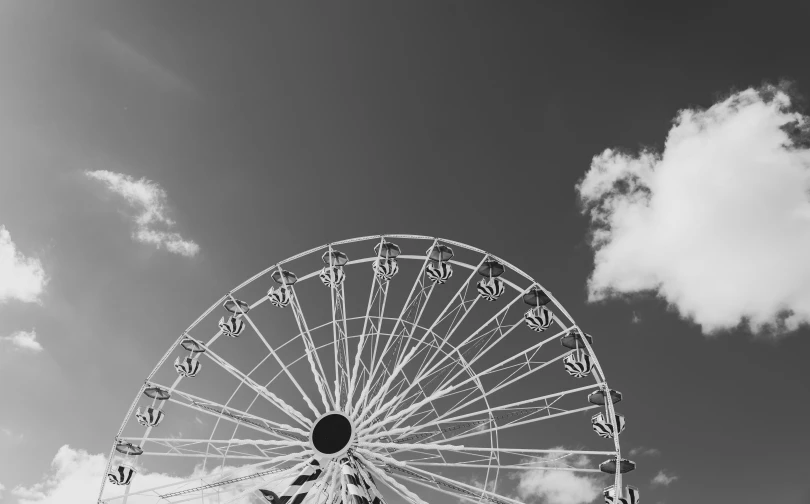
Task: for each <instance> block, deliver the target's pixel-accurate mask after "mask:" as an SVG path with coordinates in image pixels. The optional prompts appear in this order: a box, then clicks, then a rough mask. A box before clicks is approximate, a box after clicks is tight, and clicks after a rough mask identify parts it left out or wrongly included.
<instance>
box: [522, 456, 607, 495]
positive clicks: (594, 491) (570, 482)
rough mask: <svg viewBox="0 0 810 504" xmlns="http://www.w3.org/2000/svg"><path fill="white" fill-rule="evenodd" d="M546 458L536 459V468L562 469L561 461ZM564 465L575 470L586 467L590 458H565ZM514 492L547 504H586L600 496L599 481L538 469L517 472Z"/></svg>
mask: <svg viewBox="0 0 810 504" xmlns="http://www.w3.org/2000/svg"><path fill="white" fill-rule="evenodd" d="M556 459H557V457H555V456H554V455H549V456H547V457H540V458H537V459H536V461H537V463H538V465H542V466H545V467H548V466H557V465H559V466H562V465H563V462H562V461H558V460H556ZM565 464H567V465H571V466H574V467H587V466H588V465H590V459H589V458H588V457H586V456H584V455H580V456H578V457H576V458H572V457H567V458H565ZM515 477H516V478H518V479H519V482H518V487H517V492H518V495H519V496H520V498H521V499H524V500H528V499H532V500H533V499H542V502H544V503H546V504H586V503H589V502H592V501H593V500H594V499H596V498H597V497H598V496H599V495H600V494H601V493H602V486H601V485H600V482H599V480H598V479H596V478H593V477H590V476H581V475H579V474H577V473H575V472H573V471H555V470H548V469H541V468H537V469H534V470H530V471H522V472H520V473H518V474H517V475H516V476H515Z"/></svg>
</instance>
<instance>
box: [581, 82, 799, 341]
mask: <svg viewBox="0 0 810 504" xmlns="http://www.w3.org/2000/svg"><path fill="white" fill-rule="evenodd" d="M808 132H810V122H808V118H807V117H806V116H803V115H801V114H799V113H797V112H794V111H792V109H791V99H790V97H789V96H788V95H787V94H786V93H785V92H784V91H782V90H781V89H779V88H776V87H773V86H767V87H764V88H761V89H747V90H745V91H742V92H739V93H735V94H732V95H731V96H730V97H729V98H727V99H725V100H723V101H720V102H718V103H716V104H714V105H712V106H711V107H710V108H708V109H706V110H700V109H685V110H682V111H680V112H679V113H678V114H677V116H676V118H675V121H674V125H673V126H672V128H671V130H670V131H669V134H668V136H667V140H666V143H665V145H664V149H663V151H662V152H660V153H659V152H653V151H652V150H645V151H642V152H640V153H639V154H637V155H631V154H626V153H621V152H618V151H615V150H612V149H607V150H605V151H604V152H603V153H601V154H600V155H598V156H595V157H594V158H593V161H592V163H591V167H590V170H589V171H588V172H587V174H586V175H585V177H584V178H583V179H582V180H581V181H580V183H579V184H578V185H577V187H576V189H577V191H578V193H579V197H580V199H581V202H582V203H583V212H585V213H587V214H588V215H589V217H590V219H591V221H592V224H593V226H594V230H593V236H592V240H591V246H592V247H593V249H594V251H595V256H594V270H593V273H592V274H591V277H590V278H589V280H588V289H589V299H590V301H599V300H604V299H607V298H610V297H620V296H623V295H628V294H633V293H638V292H653V293H656V294H657V295H658V296H660V297H661V298H663V299H665V300H666V301H667V302H669V303H670V304H671V305H672V306H673V307H674V308H675V309H677V310H678V312H679V313H680V314H681V316H683V317H685V318H688V319H691V320H692V321H694V322H695V323H697V324H699V325H700V326H701V328H702V330H703V332H704V333H705V334H712V333H715V332H718V331H722V330H730V329H733V328H735V327H737V326H738V325H739V324H740V323H743V322H746V323H747V324H748V327H749V328H750V329H751V330H752V331H753V332H764V331H767V332H771V333H773V334H779V333H784V332H787V331H792V330H795V329H797V328H798V326H799V325H801V324H807V323H808V322H810V261H808V260H807V258H808V257H810V148H808V143H807V141H806V138H804V139H802V138H800V137H801V136H804V137H806V136H807V135H808Z"/></svg>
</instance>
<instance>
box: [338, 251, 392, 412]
mask: <svg viewBox="0 0 810 504" xmlns="http://www.w3.org/2000/svg"><path fill="white" fill-rule="evenodd" d="M384 241H385V239H384V238H380V248H379V251H378V253H377V260H378V261H379V260H380V257H381V255H382V250H383V249H382V244H383V242H384ZM389 285H390V282H389V281H383V279H382V278H380V277H378V276H377V275H372V276H371V292H370V293H369V295H368V306H367V307H366V316H365V318H364V319H363V330H362V332H361V333H360V338H359V341H358V342H357V353H356V355H355V358H354V367H353V369H352V375H351V380H350V382H349V397H348V399H347V401H346V407H347V413H348V414H350V415H351V414H352V412H353V409H354V402H353V399H354V393H355V387H356V386H358V385H359V386H360V387H361V389H362V387H363V384H364V381H363V377H362V376H360V377H358V371H359V369H360V363H361V362H363V351H364V350H365V346H366V341H368V339H369V338H368V335H371V337H372V341H379V338H380V330H381V328H382V319H383V315H384V314H385V304H386V301H387V300H388V286H389ZM375 302H376V303H375ZM375 306H376V314H375V315H374V316H373V317H372V307H375ZM372 355H373V354H372ZM364 364H365V363H364Z"/></svg>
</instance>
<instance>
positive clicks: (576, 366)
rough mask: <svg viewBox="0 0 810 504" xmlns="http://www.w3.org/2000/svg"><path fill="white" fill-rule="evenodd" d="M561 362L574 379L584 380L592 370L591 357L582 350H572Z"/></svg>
mask: <svg viewBox="0 0 810 504" xmlns="http://www.w3.org/2000/svg"><path fill="white" fill-rule="evenodd" d="M563 362H564V363H565V370H566V371H567V372H568V374H570V375H571V376H573V377H574V378H585V377H586V376H588V375H589V374H591V370H592V369H593V360H592V359H591V355H590V354H589V353H588V352H586V351H584V350H574V351H573V352H571V353H570V354H568V356H567V357H566V358H565V359H563Z"/></svg>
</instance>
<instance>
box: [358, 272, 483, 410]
mask: <svg viewBox="0 0 810 504" xmlns="http://www.w3.org/2000/svg"><path fill="white" fill-rule="evenodd" d="M485 260H486V257H484V258H483V259H482V260H481V262H480V263H479V264H478V267H480V266H481V264H483V263H484V261H485ZM478 267H476V268H475V269H473V272H472V273H471V274H470V276H469V277H468V278H467V281H466V282H464V284H463V285H462V286H461V287H459V289H458V291H457V292H456V294H455V295H454V296H453V298H452V299H451V300H450V301H449V302H448V303H447V305H445V307H444V308H443V309H442V311H441V313H440V314H439V315H438V317H436V320H435V321H434V322H433V323H432V324H431V325H430V327H428V329H427V330H425V331H424V334H423V335H422V338H421V339H420V340H419V341H418V342H417V343H416V344H415V345H414V347H413V348H412V349H411V351H410V352H409V353H408V354H405V353H404V352H403V357H402V358H398V359H397V362H396V365H395V366H394V370H393V371H392V372H391V376H389V379H388V381H387V382H386V385H384V386H383V387H382V389H381V391H380V392H379V393H378V394H377V397H378V398H379V399H382V398H384V397H385V394H386V393H387V392H388V386H390V382H391V381H392V380H393V378H394V377H395V376H396V375H397V374H398V373H399V372H400V371H402V369H404V367H405V364H407V362H408V361H410V359H411V358H413V354H414V353H415V352H416V350H417V349H419V348H421V346H422V345H423V344H424V342H425V339H427V337H428V336H429V335H430V336H433V337H434V338H436V336H437V335H436V328H437V327H438V326H439V325H440V324H441V323H442V322H444V321H445V320H450V324H449V327H448V328H447V332H446V334H445V336H444V337H443V338H441V343H440V344H439V347H438V350H437V351H436V352H435V353H433V354H430V355H428V356H427V357H428V358H427V360H426V362H427V365H429V364H430V362H432V360H433V358H434V357H435V356H436V355H438V354H439V353H440V351H441V349H442V347H443V346H444V344H445V342H446V341H447V340H448V339H450V336H452V335H453V333H454V332H455V331H456V329H457V328H458V327H459V325H461V323H462V322H463V321H464V319H465V318H466V317H467V314H469V313H470V311H472V309H473V307H474V306H475V303H476V302H477V301H478V299H479V297H480V296H479V295H478V294H477V293H476V294H475V296H474V297H470V298H468V292H470V290H471V286H472V285H473V284H474V280H475V274H476V272H477V269H478ZM434 286H435V284H434ZM472 292H476V290H475V289H474V288H472ZM422 365H423V366H424V365H426V364H425V361H423V364H422ZM419 380H420V373H419V372H418V371H417V373H416V375H415V377H414V379H413V383H416V382H418V381H419ZM412 387H413V385H410V386H409V387H408V388H406V389H405V391H404V393H405V394H407V393H408V392H410V389H411V388H412ZM372 404H374V401H372ZM377 411H379V409H378V410H377ZM375 413H376V412H375Z"/></svg>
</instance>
